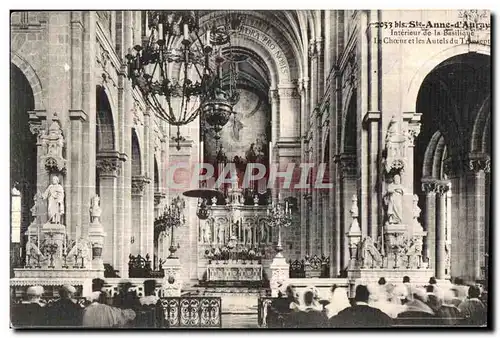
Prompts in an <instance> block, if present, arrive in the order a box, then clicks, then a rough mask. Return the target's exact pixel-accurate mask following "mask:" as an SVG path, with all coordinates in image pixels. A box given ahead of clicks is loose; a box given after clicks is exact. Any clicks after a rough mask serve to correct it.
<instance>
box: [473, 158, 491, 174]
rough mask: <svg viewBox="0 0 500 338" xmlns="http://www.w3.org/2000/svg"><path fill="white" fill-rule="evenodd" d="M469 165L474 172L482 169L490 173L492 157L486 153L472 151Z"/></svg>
mask: <svg viewBox="0 0 500 338" xmlns="http://www.w3.org/2000/svg"><path fill="white" fill-rule="evenodd" d="M467 167H468V169H469V170H470V171H472V172H474V173H479V172H481V171H483V172H485V173H489V172H490V170H491V158H490V156H489V155H488V154H485V153H470V154H469V155H468V158H467Z"/></svg>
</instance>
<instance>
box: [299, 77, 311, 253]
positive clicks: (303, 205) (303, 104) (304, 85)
mask: <svg viewBox="0 0 500 338" xmlns="http://www.w3.org/2000/svg"><path fill="white" fill-rule="evenodd" d="M308 86H309V84H308V79H307V78H306V79H301V80H300V82H299V90H300V116H301V119H300V120H301V123H300V130H301V131H300V135H301V138H300V142H301V152H300V154H301V158H300V160H301V162H302V163H305V162H306V158H307V157H306V154H307V153H306V150H307V148H308V147H309V144H308V142H307V140H306V134H307V129H308V128H309V122H308V121H309V117H308V113H307V95H308ZM307 196H308V195H307V192H306V191H304V190H302V189H301V191H300V202H299V203H300V225H301V239H300V255H301V257H304V256H305V255H306V253H307V241H306V240H307V236H306V231H307V229H306V224H307V210H308V207H307V201H306V198H307Z"/></svg>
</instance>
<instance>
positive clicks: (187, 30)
mask: <svg viewBox="0 0 500 338" xmlns="http://www.w3.org/2000/svg"><path fill="white" fill-rule="evenodd" d="M184 40H189V27H188V25H187V23H186V24H184Z"/></svg>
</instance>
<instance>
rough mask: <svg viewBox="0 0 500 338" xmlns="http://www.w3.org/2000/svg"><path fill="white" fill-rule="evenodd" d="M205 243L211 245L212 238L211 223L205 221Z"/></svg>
mask: <svg viewBox="0 0 500 338" xmlns="http://www.w3.org/2000/svg"><path fill="white" fill-rule="evenodd" d="M202 231H203V236H202V238H203V243H210V241H211V237H212V231H211V222H209V221H205V222H203V229H202Z"/></svg>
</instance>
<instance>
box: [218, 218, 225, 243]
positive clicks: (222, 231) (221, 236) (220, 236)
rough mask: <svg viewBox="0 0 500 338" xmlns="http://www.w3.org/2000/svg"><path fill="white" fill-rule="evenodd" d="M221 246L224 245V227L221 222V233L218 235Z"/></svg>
mask: <svg viewBox="0 0 500 338" xmlns="http://www.w3.org/2000/svg"><path fill="white" fill-rule="evenodd" d="M217 239H218V243H219V244H224V225H223V224H222V223H220V222H219V231H218V234H217Z"/></svg>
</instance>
